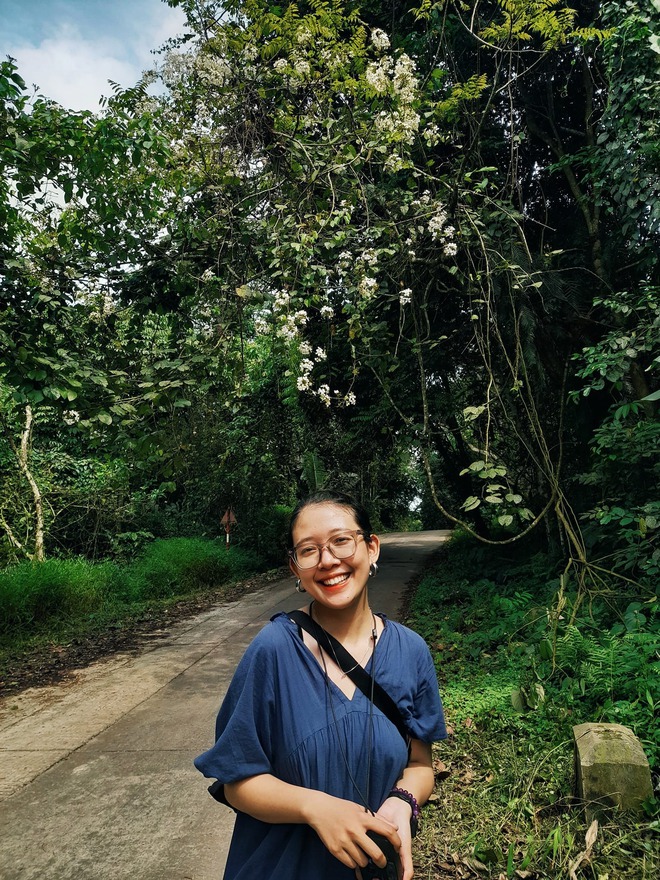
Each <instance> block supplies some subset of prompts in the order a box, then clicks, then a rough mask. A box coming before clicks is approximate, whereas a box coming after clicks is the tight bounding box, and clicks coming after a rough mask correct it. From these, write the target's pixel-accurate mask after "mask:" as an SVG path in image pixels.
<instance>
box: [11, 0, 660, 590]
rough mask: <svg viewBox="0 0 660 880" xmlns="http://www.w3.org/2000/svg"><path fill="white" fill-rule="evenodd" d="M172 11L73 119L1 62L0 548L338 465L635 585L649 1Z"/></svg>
mask: <svg viewBox="0 0 660 880" xmlns="http://www.w3.org/2000/svg"><path fill="white" fill-rule="evenodd" d="M169 2H170V5H180V6H181V7H182V8H183V9H184V10H185V11H186V14H187V16H188V24H189V29H188V33H187V34H186V35H185V36H184V37H182V38H181V39H179V40H174V41H172V42H171V44H170V45H168V46H166V47H165V48H164V49H163V51H162V53H161V56H160V61H159V64H158V66H157V69H156V70H154V71H152V72H150V73H148V74H146V75H145V77H144V80H143V82H141V83H139V84H137V85H136V86H135V87H134V88H132V89H129V90H127V91H124V92H120V91H117V92H116V93H115V94H114V95H113V96H112V97H111V98H110V99H109V100H108V101H107V102H106V106H105V110H104V111H103V112H102V113H101V114H99V115H94V114H91V113H72V112H70V111H67V110H65V109H63V108H62V107H59V106H58V105H56V104H55V103H54V102H52V101H50V100H48V98H46V97H43V96H41V95H38V94H37V95H34V96H31V95H29V93H28V91H27V89H26V87H25V84H24V83H23V81H22V79H21V77H20V74H19V72H18V71H17V69H16V67H15V65H14V63H13V62H12V61H11V60H7V61H5V62H2V67H1V69H0V102H1V104H0V164H1V166H2V171H3V176H2V183H1V185H0V186H1V190H0V262H1V267H0V278H1V284H2V290H1V295H2V299H1V303H0V409H1V424H2V435H1V440H0V474H1V475H2V483H1V486H0V539H1V543H0V548H1V549H0V553H1V554H2V560H3V562H4V563H12V562H16V561H18V560H21V559H26V558H27V559H34V560H36V561H42V560H43V559H44V558H46V557H47V556H49V555H50V556H63V557H67V556H69V555H72V554H73V555H77V554H81V555H83V556H85V557H86V558H88V559H91V560H96V559H104V558H113V559H130V558H131V557H132V556H133V555H134V554H135V553H136V552H137V551H139V550H140V549H141V547H142V546H143V545H145V544H147V543H149V542H150V541H152V540H153V539H154V538H174V537H178V536H188V537H195V536H207V537H215V536H217V535H219V534H222V525H221V517H222V515H223V513H224V512H225V510H227V509H228V508H229V507H230V506H231V507H233V509H234V511H235V514H236V518H237V521H238V526H237V529H236V531H235V539H236V540H237V541H238V542H239V543H242V544H243V545H244V546H246V547H250V548H251V549H252V550H254V551H255V552H257V553H258V554H259V555H260V556H261V557H262V558H264V559H266V560H268V561H269V562H274V561H279V560H280V559H281V558H282V543H281V542H282V533H283V525H284V522H285V519H286V511H287V509H288V507H290V505H291V504H292V503H293V502H294V501H295V499H296V498H297V497H298V496H299V495H300V494H302V493H304V492H305V491H306V490H308V489H313V488H316V487H318V486H320V485H325V484H334V485H337V486H339V488H345V489H348V490H349V491H352V492H354V493H355V494H357V495H359V496H360V497H361V498H362V499H363V500H364V501H366V502H367V503H368V504H369V505H370V507H371V508H372V510H373V511H374V514H375V517H376V521H377V522H378V524H379V526H381V527H383V526H384V527H395V526H401V525H409V524H411V523H413V522H415V523H419V520H420V518H421V519H422V520H423V524H425V525H429V524H435V525H438V524H447V523H454V522H460V523H462V526H463V528H465V529H466V530H468V531H469V532H471V533H472V534H474V535H477V536H478V537H479V538H480V540H482V541H484V542H487V543H490V544H493V543H495V544H498V543H502V542H504V543H515V542H517V541H518V540H520V539H521V538H523V537H524V536H526V535H528V534H529V533H531V535H532V538H533V539H534V540H535V541H536V543H537V546H538V547H539V548H540V549H543V550H544V551H545V552H547V553H548V554H549V555H550V557H551V559H552V560H553V561H556V562H557V563H558V564H559V565H560V566H563V569H564V576H565V579H566V580H567V586H569V585H570V586H571V587H572V588H574V589H575V590H576V595H577V597H578V603H579V602H581V601H583V600H584V599H585V598H586V597H588V596H591V595H593V594H594V593H599V592H601V591H603V590H609V589H614V590H615V591H616V592H617V594H623V602H624V603H629V602H632V601H637V600H641V601H644V600H645V599H646V598H648V596H649V595H650V593H651V592H652V589H653V585H654V583H655V581H656V579H657V575H658V572H659V570H660V548H659V547H658V544H657V536H658V534H659V518H658V517H659V515H660V500H659V498H658V494H657V486H658V483H659V476H660V474H659V468H660V464H659V463H658V457H657V449H658V448H659V447H660V427H659V422H658V419H657V407H658V399H659V398H660V390H659V389H658V367H659V365H660V353H659V340H660V333H659V332H658V328H659V326H660V299H659V295H658V284H659V279H658V261H657V252H658V247H659V245H660V241H659V236H660V225H659V222H658V220H659V218H660V200H659V198H660V197H659V192H658V156H659V152H658V146H657V145H658V138H657V121H656V120H655V115H654V113H655V107H656V106H657V101H656V98H657V97H658V95H657V91H658V79H657V65H658V55H659V54H660V53H659V45H660V44H659V43H658V40H659V39H660V37H659V33H660V28H659V27H658V18H659V14H658V8H657V4H656V3H655V2H652V0H644V2H643V3H642V4H636V3H632V2H626V3H608V2H603V3H596V2H584V3H579V4H576V6H575V7H574V8H572V7H568V6H566V5H564V4H562V3H560V2H558V0H540V2H537V3H533V4H529V3H523V2H520V0H493V2H487V3H480V4H472V5H471V4H463V3H458V2H450V0H443V2H438V3H430V2H428V0H423V2H421V3H419V4H418V5H417V6H413V7H412V8H409V6H408V4H404V3H397V2H394V3H391V4H386V5H385V4H378V3H374V2H370V0H365V2H363V3H362V4H358V3H356V2H352V0H311V2H308V3H307V2H303V3H297V4H294V3H282V4H278V5H275V4H270V3H268V2H266V0H248V2H242V3H233V2H230V3H223V4H219V3H216V2H212V0H205V2H194V3H192V2H187V0H169ZM154 81H157V82H158V86H159V89H158V90H157V94H156V96H154V95H152V94H151V93H150V91H149V86H150V84H151V83H152V82H154ZM415 504H417V512H416V513H415V514H414V515H413V514H411V507H412V506H413V505H415ZM413 517H414V518H413ZM624 607H625V604H624Z"/></svg>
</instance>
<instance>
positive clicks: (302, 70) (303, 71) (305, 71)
mask: <svg viewBox="0 0 660 880" xmlns="http://www.w3.org/2000/svg"><path fill="white" fill-rule="evenodd" d="M293 69H294V70H295V72H296V73H297V74H298V76H302V77H305V76H309V72H310V70H311V68H310V66H309V61H304V60H302V59H301V60H299V61H296V63H295V64H294V65H293Z"/></svg>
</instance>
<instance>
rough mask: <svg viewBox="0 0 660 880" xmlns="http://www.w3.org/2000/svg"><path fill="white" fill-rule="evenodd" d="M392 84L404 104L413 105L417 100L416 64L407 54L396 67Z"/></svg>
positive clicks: (402, 56)
mask: <svg viewBox="0 0 660 880" xmlns="http://www.w3.org/2000/svg"><path fill="white" fill-rule="evenodd" d="M392 84H393V86H394V91H395V92H396V94H397V95H398V96H399V99H400V100H401V102H402V103H404V104H411V103H412V102H413V101H414V100H415V94H416V91H417V78H416V77H415V62H414V61H413V60H412V58H410V57H409V56H408V55H406V54H405V53H404V54H403V55H401V57H400V58H399V59H398V60H397V62H396V64H395V66H394V78H393V80H392Z"/></svg>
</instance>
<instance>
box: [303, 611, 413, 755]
mask: <svg viewBox="0 0 660 880" xmlns="http://www.w3.org/2000/svg"><path fill="white" fill-rule="evenodd" d="M288 616H289V617H290V619H291V620H292V621H293V622H294V623H296V624H297V625H298V626H300V627H302V629H304V630H306V631H307V632H308V633H309V634H310V635H311V636H313V637H314V638H315V639H316V641H317V642H318V644H319V645H320V646H321V647H322V648H323V650H324V651H325V652H326V654H328V655H329V656H330V657H332V656H334V657H336V659H337V661H338V662H339V665H340V666H341V667H342V669H346V670H348V671H347V672H346V673H345V674H346V675H347V676H348V677H349V678H350V679H351V681H352V682H353V683H354V684H355V685H356V686H357V687H359V688H360V690H361V691H362V693H363V694H364V695H365V696H366V697H368V698H369V699H372V686H373V703H374V706H376V707H377V708H378V709H380V711H381V712H382V713H383V715H385V717H386V718H389V720H390V721H391V722H392V724H393V725H394V726H395V727H396V729H397V730H398V731H399V733H400V734H401V736H402V737H403V739H404V742H405V743H406V745H407V746H410V733H409V732H408V730H407V728H406V725H405V724H404V721H403V717H402V715H401V712H400V711H399V707H398V706H397V704H396V703H395V702H394V700H393V699H392V697H391V696H390V695H389V694H388V693H387V691H386V690H385V689H384V688H382V687H381V686H380V685H379V684H378V682H377V681H373V682H372V680H371V676H370V675H369V674H368V673H367V672H366V671H365V669H364V668H363V667H362V666H360V664H359V663H358V662H357V660H356V659H355V658H354V657H353V656H352V654H349V653H348V651H347V650H346V648H345V647H344V646H343V645H342V643H341V642H339V641H337V639H336V638H335V637H334V636H332V635H330V633H329V632H326V631H325V630H324V629H323V627H322V626H319V624H318V623H317V622H316V621H315V620H312V618H311V617H310V616H309V615H308V614H305V612H304V611H298V610H296V611H290V612H289V615H288Z"/></svg>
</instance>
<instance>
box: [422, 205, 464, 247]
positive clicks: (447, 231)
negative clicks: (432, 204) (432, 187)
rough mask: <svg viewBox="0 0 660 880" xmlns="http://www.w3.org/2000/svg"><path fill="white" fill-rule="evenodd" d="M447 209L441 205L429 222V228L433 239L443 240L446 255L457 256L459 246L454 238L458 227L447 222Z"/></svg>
mask: <svg viewBox="0 0 660 880" xmlns="http://www.w3.org/2000/svg"><path fill="white" fill-rule="evenodd" d="M447 219H448V218H447V211H446V210H445V208H444V207H443V206H442V205H440V206H438V208H437V209H436V211H435V214H434V215H433V216H432V217H431V219H430V220H429V222H428V230H429V232H430V233H431V238H432V239H433V241H441V242H442V250H443V253H444V255H445V256H446V257H455V256H456V254H457V253H458V247H457V245H456V242H455V241H454V240H453V239H454V235H455V234H456V229H455V228H454V227H453V226H452V225H451V224H450V223H448V222H447Z"/></svg>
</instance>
